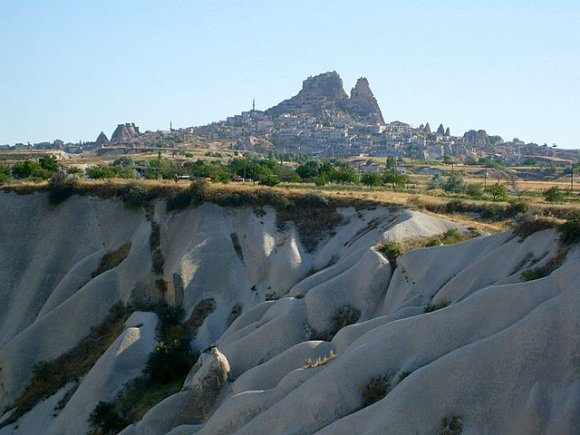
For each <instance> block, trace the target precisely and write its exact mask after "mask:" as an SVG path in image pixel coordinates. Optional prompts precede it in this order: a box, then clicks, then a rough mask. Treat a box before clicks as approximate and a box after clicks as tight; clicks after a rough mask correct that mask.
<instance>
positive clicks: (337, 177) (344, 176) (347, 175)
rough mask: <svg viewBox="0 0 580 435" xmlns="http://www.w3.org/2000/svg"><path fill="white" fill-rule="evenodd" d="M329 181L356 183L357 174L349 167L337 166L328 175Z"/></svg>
mask: <svg viewBox="0 0 580 435" xmlns="http://www.w3.org/2000/svg"><path fill="white" fill-rule="evenodd" d="M330 181H333V182H335V183H340V184H346V183H358V174H357V172H356V171H355V170H354V169H352V168H349V167H343V168H338V169H336V170H335V171H333V172H332V174H331V175H330Z"/></svg>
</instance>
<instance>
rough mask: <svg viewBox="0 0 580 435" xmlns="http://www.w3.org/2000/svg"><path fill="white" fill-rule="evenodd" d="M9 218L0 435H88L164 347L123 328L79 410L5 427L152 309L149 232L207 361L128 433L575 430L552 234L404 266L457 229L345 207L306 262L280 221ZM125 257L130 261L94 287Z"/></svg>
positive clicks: (572, 280)
mask: <svg viewBox="0 0 580 435" xmlns="http://www.w3.org/2000/svg"><path fill="white" fill-rule="evenodd" d="M0 202H1V203H2V204H3V207H1V208H0V240H2V242H3V248H4V249H2V250H0V295H1V296H2V300H3V303H2V304H0V368H1V370H0V413H2V415H0V427H2V426H3V427H2V428H0V435H8V434H13V433H15V432H16V433H20V432H21V433H31V434H32V433H43V434H55V435H56V434H71V435H73V434H77V433H79V434H80V433H87V432H88V427H87V426H88V423H87V418H88V415H89V414H90V412H91V411H92V409H91V408H92V407H93V406H95V404H98V403H99V402H100V401H114V400H115V398H116V395H117V394H118V393H119V391H121V389H122V385H123V384H124V383H127V382H128V381H130V380H131V379H133V378H134V377H135V376H137V375H138V374H139V373H140V371H141V370H142V369H143V367H144V366H145V364H146V361H147V356H148V355H149V352H151V350H152V349H153V348H155V346H156V339H155V327H156V324H157V319H156V314H155V313H153V312H147V313H145V312H136V313H135V314H133V315H132V317H130V318H129V319H128V320H127V321H126V322H125V326H124V328H123V331H122V332H121V333H119V334H118V338H117V339H116V340H114V342H113V344H112V345H111V346H110V347H109V349H108V350H107V351H106V352H105V353H104V354H103V355H102V356H101V357H100V358H99V359H98V361H97V362H96V363H95V364H94V365H93V366H92V368H90V370H88V372H87V373H86V374H84V375H83V376H80V377H79V379H78V383H79V386H78V389H77V390H76V392H75V391H74V389H73V387H74V385H70V384H67V385H66V386H64V387H62V388H61V389H60V390H59V391H53V392H51V393H50V394H46V396H45V397H44V398H43V400H41V401H39V402H38V403H36V404H35V406H34V407H33V408H32V409H30V410H28V412H26V413H24V415H22V416H20V417H19V418H18V419H16V421H13V422H10V423H7V422H9V421H10V416H11V415H12V413H13V412H15V411H14V408H13V406H14V405H13V404H14V403H15V400H16V399H17V398H18V397H19V396H20V395H21V394H22V392H23V391H24V390H25V388H26V386H27V385H28V383H29V381H30V379H31V377H32V372H33V369H32V368H33V367H35V366H36V367H38V364H39V363H40V362H42V361H50V360H53V359H55V358H57V357H58V356H59V355H61V354H62V353H63V352H67V351H71V350H74V349H75V346H77V343H78V342H79V340H81V339H83V337H86V336H87V334H89V333H90V331H91V328H92V327H93V326H95V325H98V324H100V323H101V322H102V321H103V319H104V318H105V317H106V316H107V313H108V312H109V310H110V308H111V307H113V306H115V305H116V304H118V303H119V302H120V303H123V304H131V303H134V302H139V301H136V300H135V299H134V298H135V295H136V294H141V293H146V292H147V291H148V289H149V291H151V292H153V289H152V287H154V279H157V278H159V275H156V274H155V273H153V271H152V266H153V263H152V261H153V260H152V251H151V249H152V248H151V235H152V230H153V228H157V231H159V232H160V234H159V235H158V236H159V237H157V239H158V240H159V242H158V243H159V246H158V247H157V249H158V251H159V253H160V254H161V255H162V256H163V257H164V265H163V272H162V273H161V274H160V275H161V277H162V278H163V279H164V280H165V282H166V289H165V290H164V292H163V295H164V297H165V298H166V300H167V301H169V302H171V303H174V304H176V305H178V306H179V307H180V308H182V309H183V310H184V311H185V319H187V320H186V324H187V325H192V324H194V323H195V324H196V325H197V326H196V328H197V329H196V333H195V335H194V336H193V337H192V338H191V341H190V345H191V346H192V347H193V349H196V350H198V351H201V350H202V349H209V351H206V352H202V353H201V356H200V357H199V359H198V360H197V362H196V363H195V365H193V367H192V368H191V370H190V373H189V376H188V377H187V379H186V380H185V382H184V384H183V388H182V390H181V391H179V392H177V393H176V394H173V395H170V396H169V397H167V398H165V399H164V400H162V401H160V402H159V403H158V404H156V405H155V406H153V407H152V408H150V409H149V410H148V412H147V413H146V414H145V416H144V417H143V419H142V420H141V421H139V422H134V424H132V425H129V426H128V427H127V428H126V429H124V434H125V435H130V434H166V433H172V434H178V433H179V434H185V433H199V434H200V435H203V434H229V433H233V432H236V433H240V434H257V433H304V434H310V433H316V432H318V433H322V434H351V433H363V434H371V433H394V434H407V433H444V432H443V430H444V429H445V428H449V427H454V428H458V427H461V428H463V430H464V432H465V433H558V434H559V433H574V431H575V430H576V428H578V427H580V376H579V372H578V360H579V358H580V329H579V328H578V312H579V311H580V293H579V292H578V289H579V288H580V275H579V274H578V268H579V267H580V247H579V246H578V245H577V244H576V245H565V244H564V243H563V242H562V241H561V240H560V237H559V234H558V233H557V232H556V231H555V230H554V229H547V230H543V231H538V232H536V233H533V234H531V235H529V236H528V237H526V238H520V237H519V236H516V235H514V234H512V233H511V232H507V233H502V234H496V235H493V236H487V237H478V238H475V239H473V240H469V241H467V242H464V243H461V244H458V245H452V246H434V247H429V248H423V249H416V250H412V251H409V252H406V253H404V254H402V255H400V256H399V257H397V258H396V261H395V260H394V259H393V258H391V259H389V258H387V257H385V256H384V255H383V254H381V253H380V252H378V251H377V249H375V245H376V243H377V242H383V241H386V240H390V241H399V242H404V241H406V240H408V239H410V238H415V237H419V238H421V237H429V236H433V235H435V234H441V233H443V232H445V231H447V230H449V229H451V228H455V229H459V230H462V227H460V226H459V225H457V224H454V223H451V222H448V221H444V220H441V219H438V218H436V217H433V216H429V215H425V214H422V213H420V212H416V211H410V210H405V209H402V208H398V209H396V208H393V207H380V206H376V204H373V206H372V207H370V208H369V209H364V208H361V209H357V210H355V209H354V208H344V209H338V210H337V211H335V212H336V213H338V214H339V215H340V216H342V219H341V223H340V224H337V225H336V226H335V227H334V228H333V229H332V230H330V229H329V230H328V231H323V232H319V233H316V237H317V239H316V240H317V243H316V245H315V247H314V248H312V249H306V248H305V242H306V240H307V239H306V237H308V236H307V235H308V233H306V232H305V231H304V229H301V227H300V224H299V223H298V224H295V223H292V222H290V221H288V222H287V223H286V225H285V226H283V227H282V226H280V222H279V221H278V218H279V217H280V216H279V215H277V214H276V211H275V210H274V208H272V207H269V206H264V208H263V209H260V213H257V212H256V210H255V209H254V208H252V207H247V208H244V207H239V208H238V207H236V208H234V207H228V208H224V207H220V206H217V205H214V204H199V205H197V206H196V207H189V208H186V209H185V210H182V211H181V212H178V213H176V212H173V213H168V212H167V211H166V209H165V205H164V204H163V201H158V202H155V203H154V205H152V206H151V208H148V209H147V210H143V209H128V208H126V207H125V206H124V205H123V203H122V202H121V200H119V199H96V198H92V197H87V196H82V197H78V196H73V197H72V198H70V199H68V200H67V201H66V202H64V203H62V204H60V205H58V206H57V207H52V206H51V207H49V206H48V202H47V198H46V194H38V195H16V194H10V193H0ZM152 221H153V222H154V223H155V224H156V225H153V224H152ZM234 236H235V237H234ZM311 237H312V235H311ZM128 242H130V244H129V245H127V246H129V251H128V253H127V255H126V258H125V259H123V260H122V261H121V262H120V263H119V264H118V265H116V266H114V267H112V268H111V269H109V270H107V271H105V272H103V273H101V274H98V275H94V271H95V270H96V269H97V268H98V267H99V265H100V263H101V260H102V258H103V256H104V255H105V254H107V253H108V252H111V250H115V249H116V248H118V247H119V246H120V245H124V244H127V243H128ZM47 253H50V254H48V255H47ZM539 270H542V271H544V272H543V273H542V274H541V275H543V276H540V274H539V272H538V271H539ZM176 283H179V285H177V284H176ZM136 289H140V291H138V292H137V291H135V290H136ZM209 300H211V301H212V304H213V305H212V306H213V307H214V309H213V310H211V311H208V312H207V315H206V316H205V317H203V318H202V319H201V321H198V320H199V319H196V316H195V314H196V313H199V309H198V307H199V306H200V305H202V304H203V303H204V301H205V302H206V303H207V301H209ZM234 314H235V316H234ZM191 319H194V320H195V321H192V320H191ZM218 349H219V350H218ZM119 430H122V428H121V429H119Z"/></svg>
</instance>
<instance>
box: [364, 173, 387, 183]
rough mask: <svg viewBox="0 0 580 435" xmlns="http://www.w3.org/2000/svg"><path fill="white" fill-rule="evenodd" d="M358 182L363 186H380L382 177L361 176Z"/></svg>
mask: <svg viewBox="0 0 580 435" xmlns="http://www.w3.org/2000/svg"><path fill="white" fill-rule="evenodd" d="M360 181H361V183H362V184H364V185H365V186H381V185H382V184H383V177H381V176H380V175H379V174H374V173H367V174H363V175H362V176H361V178H360Z"/></svg>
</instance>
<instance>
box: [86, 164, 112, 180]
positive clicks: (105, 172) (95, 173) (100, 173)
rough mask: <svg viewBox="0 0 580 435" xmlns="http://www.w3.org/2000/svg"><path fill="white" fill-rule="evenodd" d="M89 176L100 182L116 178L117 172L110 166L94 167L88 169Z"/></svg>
mask: <svg viewBox="0 0 580 435" xmlns="http://www.w3.org/2000/svg"><path fill="white" fill-rule="evenodd" d="M87 175H88V177H89V178H93V179H95V180H98V179H103V178H114V177H115V175H116V172H115V170H114V169H113V168H111V167H109V166H92V167H90V168H87Z"/></svg>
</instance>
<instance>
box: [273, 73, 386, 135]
mask: <svg viewBox="0 0 580 435" xmlns="http://www.w3.org/2000/svg"><path fill="white" fill-rule="evenodd" d="M325 112H330V113H333V114H337V113H342V114H344V115H347V116H350V117H352V118H354V119H355V120H357V121H363V122H366V123H369V124H377V123H381V124H383V123H384V120H383V116H382V114H381V109H380V108H379V105H378V103H377V100H376V99H375V97H374V95H373V93H372V91H371V89H370V86H369V82H368V80H367V79H366V78H364V77H363V78H360V79H358V81H357V83H356V85H355V87H354V88H353V89H352V91H351V95H350V98H349V97H348V95H347V94H346V92H345V90H344V87H343V83H342V79H341V78H340V76H339V75H338V74H337V73H336V72H334V71H333V72H327V73H323V74H320V75H317V76H314V77H308V78H307V79H306V80H304V82H303V84H302V89H301V90H300V92H298V94H297V95H295V96H294V97H292V98H290V99H288V100H284V101H283V102H281V103H280V104H278V105H277V106H274V107H272V108H270V109H268V110H267V111H266V114H269V115H282V114H285V113H289V114H304V113H310V114H313V115H316V116H320V115H322V114H323V113H325Z"/></svg>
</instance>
